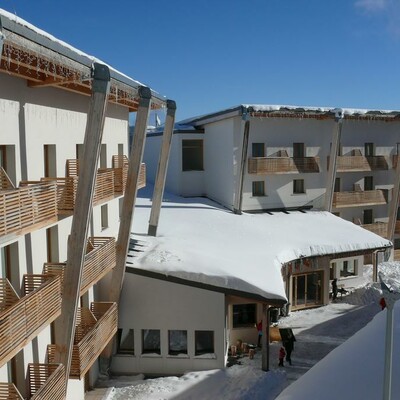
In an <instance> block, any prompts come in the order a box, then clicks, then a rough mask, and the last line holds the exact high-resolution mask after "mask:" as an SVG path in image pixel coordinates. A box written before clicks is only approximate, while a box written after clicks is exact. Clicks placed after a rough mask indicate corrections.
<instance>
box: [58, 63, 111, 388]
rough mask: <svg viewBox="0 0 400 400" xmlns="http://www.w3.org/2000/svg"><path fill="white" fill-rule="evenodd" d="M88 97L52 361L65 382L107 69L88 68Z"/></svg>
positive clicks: (69, 365)
mask: <svg viewBox="0 0 400 400" xmlns="http://www.w3.org/2000/svg"><path fill="white" fill-rule="evenodd" d="M92 77H93V85H92V90H93V91H92V97H91V100H90V104H89V111H88V116H87V122H86V131H85V140H84V151H83V158H82V165H81V170H80V174H79V181H78V188H77V195H76V204H75V209H74V215H73V218H72V226H71V235H70V237H69V240H68V252H67V255H68V260H67V267H66V270H65V275H64V284H63V299H62V305H61V316H60V325H59V328H60V329H59V333H60V334H59V338H58V341H57V343H56V350H55V362H57V363H62V364H63V365H64V367H65V373H66V381H67V382H68V377H69V372H70V367H71V356H72V347H73V344H74V335H75V320H76V315H77V309H78V302H79V292H80V285H81V278H82V270H83V263H84V256H85V253H86V241H87V233H88V229H89V219H90V215H91V209H92V203H93V194H94V187H95V182H96V174H97V165H98V159H99V155H100V148H101V139H102V135H103V127H104V120H105V112H106V107H107V96H108V91H109V88H110V71H109V69H108V67H107V66H105V65H102V64H98V63H94V64H93V66H92Z"/></svg>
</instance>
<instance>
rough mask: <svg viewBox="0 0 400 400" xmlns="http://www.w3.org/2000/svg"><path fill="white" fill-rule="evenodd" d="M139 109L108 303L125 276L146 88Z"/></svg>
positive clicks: (144, 124) (147, 105)
mask: <svg viewBox="0 0 400 400" xmlns="http://www.w3.org/2000/svg"><path fill="white" fill-rule="evenodd" d="M139 98H140V100H139V108H138V111H137V115H136V123H135V130H134V133H133V143H132V149H131V154H130V158H129V164H128V177H127V181H126V188H125V194H124V199H123V203H122V213H121V223H120V224H119V231H118V239H117V246H116V265H115V268H114V270H113V273H112V280H111V282H112V286H111V287H110V291H109V301H111V302H118V301H119V296H120V293H121V288H122V283H123V281H124V275H125V263H126V257H127V254H128V248H129V240H130V234H131V226H132V221H133V213H134V209H135V204H136V195H137V190H138V181H139V174H140V166H141V164H142V159H143V150H144V144H145V141H146V129H147V121H148V118H149V112H150V107H151V91H150V89H149V88H148V87H145V86H141V87H140V88H139Z"/></svg>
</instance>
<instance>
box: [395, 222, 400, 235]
mask: <svg viewBox="0 0 400 400" xmlns="http://www.w3.org/2000/svg"><path fill="white" fill-rule="evenodd" d="M394 233H397V234H400V221H399V220H397V221H396V226H395V228H394Z"/></svg>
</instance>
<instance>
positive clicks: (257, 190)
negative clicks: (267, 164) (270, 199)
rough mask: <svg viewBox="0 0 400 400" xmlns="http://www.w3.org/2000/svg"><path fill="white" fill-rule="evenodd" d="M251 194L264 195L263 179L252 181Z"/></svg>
mask: <svg viewBox="0 0 400 400" xmlns="http://www.w3.org/2000/svg"><path fill="white" fill-rule="evenodd" d="M252 195H253V196H264V195H265V186H264V181H255V182H253V187H252Z"/></svg>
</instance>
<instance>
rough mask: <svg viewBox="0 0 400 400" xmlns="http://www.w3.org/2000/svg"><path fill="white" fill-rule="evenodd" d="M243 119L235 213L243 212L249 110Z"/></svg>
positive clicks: (245, 111) (243, 115)
mask: <svg viewBox="0 0 400 400" xmlns="http://www.w3.org/2000/svg"><path fill="white" fill-rule="evenodd" d="M242 121H245V123H244V131H243V144H242V158H241V160H240V168H239V173H238V185H237V191H236V198H235V204H234V207H233V212H234V213H235V214H238V215H241V214H242V203H243V182H244V175H245V170H246V160H247V149H248V146H249V133H250V121H249V115H248V114H247V110H246V109H244V110H243V114H242Z"/></svg>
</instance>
